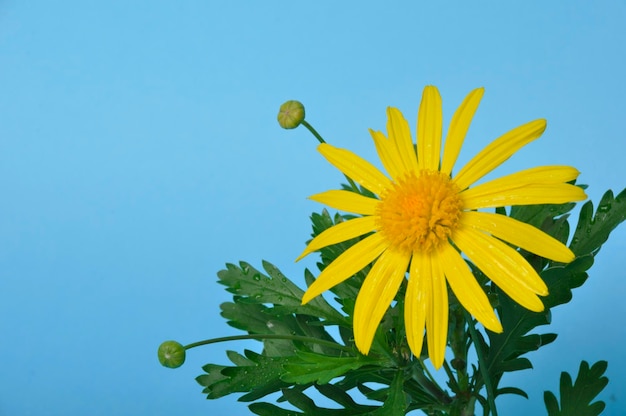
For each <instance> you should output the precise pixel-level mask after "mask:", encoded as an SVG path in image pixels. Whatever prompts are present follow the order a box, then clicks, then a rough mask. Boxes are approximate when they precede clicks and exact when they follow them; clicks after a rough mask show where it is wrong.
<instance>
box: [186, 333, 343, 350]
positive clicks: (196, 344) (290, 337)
mask: <svg viewBox="0 0 626 416" xmlns="http://www.w3.org/2000/svg"><path fill="white" fill-rule="evenodd" d="M244 339H258V340H265V339H284V340H289V341H300V342H309V343H311V344H319V345H325V346H327V347H332V348H335V349H338V350H342V351H347V352H352V351H353V348H351V347H345V346H343V345H340V344H337V343H335V342H332V341H325V340H322V339H317V338H310V337H304V336H299V335H280V334H249V335H233V336H230V337H221V338H211V339H205V340H204V341H198V342H193V343H191V344H189V345H185V346H184V347H183V348H185V350H188V349H191V348H195V347H200V346H202V345H209V344H216V343H218V342H225V341H239V340H244Z"/></svg>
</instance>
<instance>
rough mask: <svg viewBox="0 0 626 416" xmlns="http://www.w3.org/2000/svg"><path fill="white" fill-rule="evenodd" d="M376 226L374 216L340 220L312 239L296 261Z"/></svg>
mask: <svg viewBox="0 0 626 416" xmlns="http://www.w3.org/2000/svg"><path fill="white" fill-rule="evenodd" d="M375 228H376V217H372V216H369V217H361V218H354V219H351V220H348V221H345V222H340V223H339V224H337V225H334V226H332V227H330V228H328V229H327V230H324V231H323V232H322V233H321V234H319V235H318V236H317V237H315V238H314V239H313V240H311V242H310V243H309V244H308V245H307V246H306V248H305V249H304V251H303V252H302V254H300V256H298V258H297V259H296V261H299V260H300V259H302V258H303V257H304V256H306V255H308V254H311V253H312V252H314V251H317V250H319V249H320V248H323V247H327V246H330V245H332V244H337V243H341V242H343V241H346V240H350V239H351V238H355V237H359V236H361V235H363V234H367V233H369V232H370V231H374V229H375Z"/></svg>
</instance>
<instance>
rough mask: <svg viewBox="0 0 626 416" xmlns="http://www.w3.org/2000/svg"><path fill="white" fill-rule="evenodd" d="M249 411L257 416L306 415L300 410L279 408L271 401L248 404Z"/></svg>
mask: <svg viewBox="0 0 626 416" xmlns="http://www.w3.org/2000/svg"><path fill="white" fill-rule="evenodd" d="M248 408H249V409H250V411H251V412H252V413H254V414H255V415H259V416H306V415H305V414H304V413H302V412H296V411H294V410H288V409H283V408H280V407H278V406H276V405H274V404H271V403H265V402H259V403H252V404H251V405H249V406H248Z"/></svg>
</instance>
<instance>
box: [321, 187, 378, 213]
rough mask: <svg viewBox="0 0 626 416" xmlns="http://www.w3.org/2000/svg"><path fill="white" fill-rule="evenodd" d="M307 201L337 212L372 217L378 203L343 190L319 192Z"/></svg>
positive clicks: (372, 199)
mask: <svg viewBox="0 0 626 416" xmlns="http://www.w3.org/2000/svg"><path fill="white" fill-rule="evenodd" d="M309 199H311V200H313V201H316V202H320V203H322V204H324V205H328V206H329V207H331V208H335V209H338V210H339V211H346V212H353V213H355V214H361V215H373V214H374V213H375V212H376V207H377V206H378V203H379V202H380V201H379V200H378V199H375V198H369V197H367V196H363V195H361V194H357V193H356V192H352V191H344V190H331V191H326V192H321V193H319V194H315V195H312V196H310V197H309Z"/></svg>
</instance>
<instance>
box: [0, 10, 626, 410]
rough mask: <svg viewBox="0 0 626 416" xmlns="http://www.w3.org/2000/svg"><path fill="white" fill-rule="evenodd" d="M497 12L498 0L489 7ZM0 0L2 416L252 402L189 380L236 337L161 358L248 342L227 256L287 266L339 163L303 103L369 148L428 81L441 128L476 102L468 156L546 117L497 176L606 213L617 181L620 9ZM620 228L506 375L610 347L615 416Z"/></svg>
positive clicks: (622, 47)
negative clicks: (292, 115)
mask: <svg viewBox="0 0 626 416" xmlns="http://www.w3.org/2000/svg"><path fill="white" fill-rule="evenodd" d="M502 3H504V2H502ZM506 3H507V4H506V5H505V4H500V3H499V2H495V1H492V2H487V1H484V2H483V1H478V2H465V1H456V2H454V1H450V2H434V1H431V2H425V1H390V2H386V4H385V5H383V4H382V2H365V1H358V2H357V1H344V2H331V1H320V2H299V1H291V2H277V1H265V2H246V3H243V2H229V1H219V2H218V1H179V2H176V1H167V2H166V1H133V2H122V1H109V2H92V1H59V2H48V1H22V2H17V1H0V195H1V200H0V316H1V318H0V337H1V338H0V357H2V371H0V415H87V414H89V415H111V414H116V415H136V414H146V415H171V414H184V415H201V414H225V412H230V413H231V414H246V412H247V410H246V405H245V404H243V403H238V402H236V401H235V399H236V398H235V397H227V398H224V399H221V400H217V401H206V400H205V398H204V396H203V395H202V394H201V393H200V390H201V388H200V387H199V386H198V385H197V384H196V382H195V381H194V379H193V378H194V377H195V376H196V375H199V374H200V373H201V369H200V367H201V366H202V365H203V364H205V363H207V362H221V363H226V362H227V360H226V357H225V354H224V350H225V349H235V350H241V349H242V348H243V347H244V346H245V347H255V348H257V350H258V345H257V344H255V343H253V342H251V343H249V344H245V343H239V344H236V343H235V344H228V345H224V344H222V345H216V346H210V347H203V348H200V349H195V350H192V351H190V352H189V354H188V360H187V363H186V364H185V365H184V366H183V367H181V368H180V369H178V370H168V369H165V368H163V367H161V366H160V365H159V364H158V362H157V359H156V349H157V347H158V345H159V344H160V343H161V341H163V340H166V339H177V340H179V341H180V342H182V343H189V342H193V341H197V340H201V339H205V338H210V337H217V336H225V335H232V334H239V332H238V331H236V330H234V329H232V328H230V327H228V326H227V325H226V323H225V322H224V321H223V319H222V318H221V317H220V316H219V304H220V303H221V302H224V301H227V300H228V299H229V296H228V294H227V293H226V292H225V291H224V290H223V287H222V286H221V285H219V284H217V283H216V280H217V278H216V275H215V273H216V272H217V271H218V270H220V269H222V268H223V265H224V263H225V262H237V261H238V260H247V261H249V262H251V263H252V264H253V265H255V266H257V267H260V261H261V259H267V260H269V261H271V262H273V263H274V264H276V265H277V266H278V267H279V268H281V269H282V270H283V272H285V273H286V274H287V275H288V276H290V277H291V278H292V279H293V280H295V281H296V282H298V283H299V284H301V285H302V284H303V279H302V271H303V269H304V267H306V266H311V265H313V264H314V261H315V256H311V258H310V259H307V260H305V261H303V262H302V263H299V264H294V261H293V260H294V258H295V257H296V256H297V255H298V254H299V253H300V252H301V250H302V249H303V247H304V241H305V240H306V239H307V238H308V236H309V234H310V225H309V221H308V216H309V215H310V213H311V212H312V211H318V210H320V209H321V207H320V206H319V205H317V204H315V203H314V202H312V201H308V200H307V199H306V197H307V196H308V195H311V194H314V193H317V192H320V191H323V190H326V189H329V188H335V187H337V186H338V184H339V182H341V180H342V176H341V174H340V173H339V172H338V171H336V170H335V169H334V168H332V167H331V166H330V165H328V164H327V162H325V161H324V160H323V158H322V157H321V156H320V155H319V154H318V153H317V152H316V151H315V145H316V142H315V140H314V139H313V138H312V136H310V135H309V134H308V132H306V130H305V129H303V128H300V129H297V130H294V131H286V130H282V129H280V128H279V126H278V125H277V123H276V113H277V110H278V107H279V105H280V104H281V103H282V102H283V101H285V100H287V99H298V100H300V101H302V102H303V103H304V104H305V105H306V108H307V120H309V121H310V122H311V123H312V124H313V125H314V126H315V127H316V128H317V129H318V130H319V131H320V133H321V134H322V135H324V137H325V138H326V139H327V140H328V141H329V142H331V143H333V144H335V145H338V146H341V147H348V148H350V149H352V150H354V151H355V152H357V153H358V154H360V155H362V156H364V157H366V158H368V159H370V160H375V159H376V157H375V150H374V146H373V144H372V142H371V139H370V137H369V134H368V132H367V129H368V128H370V127H371V128H374V129H378V130H384V128H385V122H386V117H385V108H386V107H387V106H388V105H393V106H396V107H399V108H400V109H401V110H402V111H403V112H404V114H405V115H406V117H407V118H408V119H409V120H410V122H411V125H412V128H413V129H414V126H415V119H416V114H417V108H418V104H419V100H420V96H421V91H422V88H423V86H424V85H427V84H434V85H437V86H438V87H439V88H440V91H441V94H442V97H443V103H444V117H445V122H446V125H447V122H448V121H449V120H450V117H451V115H452V113H453V111H454V109H455V108H456V106H458V104H460V102H461V100H462V99H463V97H464V96H465V95H466V94H467V93H468V92H469V91H470V90H471V89H473V88H475V87H479V86H484V87H485V88H486V93H485V97H484V99H483V102H482V104H481V107H480V109H479V110H478V113H477V115H476V118H475V121H474V123H473V124H472V128H471V129H470V133H469V136H468V140H467V141H466V145H465V147H464V149H463V151H462V153H461V158H460V160H459V162H458V163H459V164H462V163H463V162H465V161H467V160H469V158H470V157H471V156H472V155H474V154H475V153H476V152H477V151H478V150H480V149H481V148H482V147H484V146H485V145H486V144H487V143H489V142H490V141H491V140H492V139H494V138H495V137H497V136H499V135H500V134H502V133H504V132H506V131H508V130H509V129H511V128H513V127H516V126H517V125H519V124H522V123H524V122H526V121H529V120H532V119H535V118H540V117H544V118H547V119H548V129H547V131H546V133H545V134H544V136H543V137H542V138H541V139H540V140H538V141H537V142H534V143H533V144H531V145H529V146H527V147H526V148H524V149H523V150H522V151H520V152H519V154H517V155H516V156H514V157H513V158H512V159H511V160H510V161H509V162H508V163H507V164H506V165H504V166H502V167H501V168H500V169H498V170H497V172H496V173H497V174H498V175H501V174H503V173H508V172H513V171H516V170H519V169H522V168H526V167H532V166H536V165H541V164H569V165H573V166H576V167H577V168H578V169H579V170H580V171H581V172H582V174H581V176H580V179H579V181H580V182H582V183H587V184H589V185H590V188H589V192H588V194H589V196H590V197H591V199H592V200H594V201H595V202H596V203H597V201H599V198H600V196H601V195H602V194H603V193H604V191H605V190H606V189H609V188H611V189H613V190H615V191H616V192H619V191H620V190H621V189H622V188H623V187H624V185H625V180H624V177H625V175H626V165H625V164H624V163H623V160H624V156H623V154H624V150H625V146H624V136H625V133H624V114H626V105H625V104H624V96H625V95H626V83H625V82H624V74H625V73H626V71H625V69H626V68H625V62H626V61H625V57H626V53H625V52H626V31H625V30H624V22H625V21H626V5H625V4H624V2H623V1H617V0H614V1H611V0H608V1H604V2H595V3H593V4H592V3H591V2H584V1H567V2H565V1H561V2H543V1H523V2H522V1H514V2H506ZM625 228H626V227H622V228H621V229H618V230H617V231H616V232H615V233H614V234H613V236H612V239H611V240H610V242H609V243H608V244H607V245H606V246H605V247H604V248H603V249H602V252H601V253H600V254H599V255H598V257H597V259H596V260H597V261H596V264H595V266H594V267H593V268H592V270H591V277H590V278H589V280H588V281H587V283H586V284H585V286H584V287H583V288H581V289H578V290H576V291H575V295H574V301H573V302H571V303H570V304H568V305H565V306H561V307H559V308H557V309H556V310H555V311H554V314H553V323H554V325H553V327H551V328H549V330H550V331H551V332H558V333H559V338H558V339H557V341H556V342H555V343H554V344H552V345H550V346H547V347H545V348H544V349H542V350H541V351H540V352H539V353H535V354H534V355H532V356H531V358H532V359H533V362H534V363H535V369H534V370H528V371H524V372H520V373H517V374H512V375H510V376H508V377H507V379H506V382H507V384H509V385H521V386H524V387H525V388H526V390H527V391H528V392H529V393H530V395H531V398H530V400H529V401H527V400H525V399H523V398H520V397H517V396H510V397H508V398H502V400H499V402H498V403H499V406H500V409H499V410H500V413H501V414H503V415H528V414H533V415H535V414H545V413H544V410H542V409H543V399H542V392H543V391H544V390H546V389H551V390H553V391H555V390H556V389H557V386H558V380H559V374H560V371H562V370H567V371H570V372H576V371H577V369H578V365H579V362H580V360H582V359H585V360H588V361H590V362H595V361H597V360H600V359H607V360H608V361H609V369H608V376H609V377H610V378H611V382H610V384H609V386H608V387H607V389H606V390H605V392H604V393H603V395H602V398H603V399H604V400H605V401H606V402H607V411H606V412H605V414H606V415H623V414H626V396H625V395H624V385H625V383H626V377H625V376H624V370H626V358H625V357H626V356H625V355H624V353H623V348H624V343H625V342H626V331H625V330H624V316H625V315H626V302H624V293H625V292H626V283H625V282H626V279H625V277H626V272H625V271H624V255H623V253H624V250H625V249H626V230H625Z"/></svg>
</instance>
